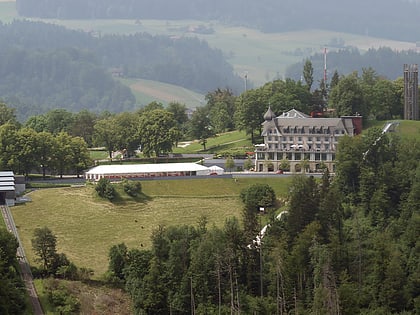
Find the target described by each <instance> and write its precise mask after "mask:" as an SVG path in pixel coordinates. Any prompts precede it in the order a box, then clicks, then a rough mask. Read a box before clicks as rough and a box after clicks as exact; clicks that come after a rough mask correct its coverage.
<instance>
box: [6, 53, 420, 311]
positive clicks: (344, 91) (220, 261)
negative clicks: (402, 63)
mask: <svg viewBox="0 0 420 315" xmlns="http://www.w3.org/2000/svg"><path fill="white" fill-rule="evenodd" d="M302 76H303V78H304V80H299V81H294V80H292V79H286V80H275V81H273V82H268V83H267V84H265V85H264V86H262V87H260V88H256V89H251V90H248V91H246V92H244V93H242V94H241V95H240V96H235V95H234V94H233V92H232V91H231V90H229V89H217V90H214V91H212V92H209V93H208V94H207V95H206V101H207V104H206V105H205V106H203V107H201V108H200V109H198V110H197V111H196V112H195V113H194V114H193V116H192V117H191V118H190V119H189V118H188V116H187V115H186V108H185V105H183V104H177V103H172V104H169V106H168V107H167V108H164V107H163V105H162V104H159V103H156V102H153V103H150V104H148V105H147V106H146V107H145V108H142V109H139V110H137V111H135V112H122V113H118V114H117V113H109V112H104V113H101V114H96V113H92V112H89V111H87V110H83V111H80V112H78V113H71V112H69V111H66V110H64V109H55V110H51V111H49V112H47V113H45V114H41V115H35V116H32V117H30V118H29V119H28V120H27V121H26V122H25V123H24V124H21V123H19V122H18V121H17V118H16V116H15V114H14V109H13V108H12V107H9V106H8V104H7V105H6V104H1V106H0V113H1V115H0V118H1V121H0V142H1V145H2V147H3V148H4V150H3V151H2V152H1V154H0V163H1V166H2V168H7V169H13V170H14V171H15V172H16V174H25V175H27V174H28V173H29V172H30V171H31V170H33V169H36V168H40V171H42V172H44V171H49V172H52V173H54V174H58V175H60V174H63V173H65V172H67V171H69V170H79V169H84V168H86V167H88V165H89V163H90V159H89V156H88V150H87V148H88V146H92V145H97V146H104V147H106V149H107V150H108V151H109V152H112V151H116V150H121V151H122V150H127V151H131V152H134V150H135V149H137V148H138V147H139V146H142V149H143V151H144V154H145V155H146V156H157V155H159V154H160V153H162V152H170V151H171V150H172V147H173V145H175V143H176V142H177V141H179V140H181V139H200V141H201V143H203V144H204V148H205V140H206V138H208V137H211V136H213V135H215V134H216V133H218V132H225V131H229V130H235V129H241V130H246V131H247V133H248V134H250V135H251V136H252V138H253V140H257V137H258V134H259V132H260V130H259V128H261V121H262V119H263V115H264V113H265V111H266V110H267V107H268V104H271V106H272V109H273V110H274V111H275V112H276V113H281V112H282V111H284V110H288V109H290V107H291V106H292V107H294V108H296V109H299V110H301V111H303V112H305V113H310V112H311V111H313V110H314V109H317V110H323V109H325V108H326V107H328V108H334V109H335V114H336V115H346V114H349V113H355V112H359V113H360V114H361V115H362V116H363V117H364V118H365V120H368V119H399V118H401V115H402V109H403V98H402V95H403V89H402V87H403V84H402V80H401V79H397V80H394V81H389V80H387V79H385V78H383V77H381V76H379V75H378V74H377V73H376V72H375V70H374V69H372V68H368V69H363V71H362V73H360V74H358V73H352V74H349V75H347V76H340V75H338V73H337V72H335V73H334V75H333V76H332V77H331V80H330V81H329V82H328V84H320V86H315V85H314V79H313V69H312V64H311V62H310V61H309V60H308V61H307V62H305V65H304V68H303V73H302ZM162 128H164V129H162ZM162 130H164V132H162ZM254 135H255V139H254ZM419 160H420V141H419V139H418V137H400V135H399V134H398V133H392V134H385V135H382V133H381V130H380V129H378V128H371V129H369V130H368V131H367V132H365V133H364V134H363V135H362V136H360V137H353V138H351V137H343V139H342V140H341V141H340V143H339V146H338V148H337V160H336V166H337V171H336V173H335V175H334V176H330V174H328V173H327V172H325V173H324V175H323V178H322V179H315V178H313V177H311V176H296V177H295V178H294V180H293V183H292V185H291V186H290V191H289V193H288V195H287V197H285V196H275V195H274V194H273V191H272V189H271V187H267V186H266V185H262V186H250V187H249V188H248V189H246V190H244V191H242V192H241V194H240V196H238V197H239V198H241V200H242V201H243V215H242V217H240V218H227V220H226V222H225V224H224V226H222V227H217V228H216V227H214V226H208V225H207V223H206V219H205V218H202V220H200V222H199V223H197V225H194V226H176V227H169V226H161V227H159V228H158V229H157V230H156V231H155V232H154V233H153V235H152V247H151V248H150V249H147V250H146V249H142V248H127V246H126V245H125V244H124V243H119V244H115V245H112V246H111V247H110V250H109V263H110V264H109V274H108V278H107V279H108V280H107V281H109V284H110V285H114V286H117V287H122V288H124V289H125V290H126V292H127V293H128V294H129V295H130V296H131V298H132V301H133V307H134V310H135V314H145V313H146V314H171V313H172V314H191V313H195V314H232V313H233V314H239V313H241V314H255V313H257V314H288V313H293V314H372V315H373V314H384V315H385V314H400V315H408V314H416V313H418V312H419V311H420V300H419V292H420V279H419V275H420V270H419V266H420V261H419V258H420V257H419V255H420V252H419V248H420V247H419V245H420V243H419V237H418V236H419V235H418V231H419V230H420V220H419V214H420V209H419V207H420V200H419V198H420V169H419V167H420V166H419V163H418V161H419ZM44 174H45V173H44ZM262 207H263V208H264V209H265V211H264V214H263V213H261V212H260V211H259V209H260V208H262ZM279 213H282V215H281V216H280V218H279V219H278V215H279ZM265 224H269V225H270V227H269V228H268V229H267V232H266V234H264V238H262V239H261V237H260V238H259V241H258V239H256V236H257V235H259V233H260V231H261V228H262V226H264V225H265ZM2 239H5V241H4V242H3V243H1V242H0V246H5V247H7V246H11V247H7V248H9V249H10V248H11V250H13V249H14V248H13V246H14V245H13V240H12V239H7V237H5V236H4V235H0V240H2ZM8 252H9V251H8ZM2 259H3V258H2ZM10 265H12V266H13V261H10V262H9V261H8V262H7V263H4V262H2V263H0V267H1V268H0V277H2V278H1V279H3V278H5V279H8V280H7V281H0V293H1V292H7V294H9V295H10V298H14V299H16V300H17V301H21V300H20V299H21V298H22V291H21V290H16V291H7V290H8V287H9V286H10V285H12V284H14V282H13V281H17V280H10V278H9V277H10V272H11V270H13V269H11V268H10V267H9V266H10ZM3 266H8V267H7V268H6V267H5V268H4V269H3ZM57 276H59V277H63V275H62V274H57ZM18 305H19V303H18V302H17V303H16V304H13V305H11V306H13V307H14V309H13V312H15V313H17V314H18V313H21V312H22V309H19V308H18ZM9 306H10V305H9ZM2 307H3V308H2ZM6 307H8V305H7V304H6V305H2V304H0V310H2V312H3V309H4V310H6V311H7V310H8V309H7V308H6ZM6 311H5V312H6Z"/></svg>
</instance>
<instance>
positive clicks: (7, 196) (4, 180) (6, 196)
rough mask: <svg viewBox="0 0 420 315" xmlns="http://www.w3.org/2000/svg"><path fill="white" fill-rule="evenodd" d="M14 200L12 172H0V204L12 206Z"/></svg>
mask: <svg viewBox="0 0 420 315" xmlns="http://www.w3.org/2000/svg"><path fill="white" fill-rule="evenodd" d="M15 199H16V190H15V175H14V174H13V172H12V171H3V172H0V204H5V205H7V206H14V205H15Z"/></svg>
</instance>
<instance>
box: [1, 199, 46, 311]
mask: <svg viewBox="0 0 420 315" xmlns="http://www.w3.org/2000/svg"><path fill="white" fill-rule="evenodd" d="M1 214H2V216H3V219H4V222H5V224H6V228H7V230H8V231H9V232H10V233H12V234H13V235H14V236H15V237H16V239H17V240H18V242H19V247H18V249H17V253H16V255H17V257H18V262H19V266H20V274H21V277H22V279H23V281H24V283H25V286H26V290H27V291H28V296H29V299H30V302H31V305H32V309H33V311H34V315H44V311H43V310H42V307H41V303H40V302H39V298H38V294H37V293H36V290H35V285H34V280H33V276H32V272H31V268H30V266H29V263H28V260H27V259H26V255H25V251H24V250H23V246H22V242H21V241H20V238H19V235H18V231H17V229H16V225H15V221H14V220H13V216H12V213H11V212H10V209H9V207H8V206H6V205H2V206H1Z"/></svg>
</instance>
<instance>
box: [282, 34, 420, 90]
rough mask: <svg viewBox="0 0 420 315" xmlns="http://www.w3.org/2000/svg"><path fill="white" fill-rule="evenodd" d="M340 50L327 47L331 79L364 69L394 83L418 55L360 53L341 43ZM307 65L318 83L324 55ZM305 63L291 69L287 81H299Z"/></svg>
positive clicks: (377, 51) (389, 51)
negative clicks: (311, 67) (405, 65)
mask: <svg viewBox="0 0 420 315" xmlns="http://www.w3.org/2000/svg"><path fill="white" fill-rule="evenodd" d="M342 46H343V47H341V45H340V47H330V48H328V52H327V67H328V69H327V71H328V73H327V76H328V77H331V76H332V75H333V74H334V72H335V71H337V72H338V73H340V74H342V75H348V74H350V73H353V72H354V71H357V72H359V73H361V72H362V71H363V69H368V68H372V69H375V72H376V73H377V75H379V76H380V77H382V78H386V79H388V80H396V79H398V78H399V77H402V76H403V65H404V64H417V63H418V62H419V57H420V54H419V53H418V52H417V51H415V50H405V51H396V50H393V49H391V48H389V47H381V48H378V49H374V48H370V49H368V51H366V52H361V51H360V50H359V49H357V48H355V47H345V43H344V41H343V43H342ZM309 59H310V61H311V62H312V65H313V68H314V81H315V82H320V81H321V80H322V79H323V75H324V55H323V54H322V53H316V54H314V55H313V56H311V57H310V58H309ZM305 62H306V60H303V61H301V62H299V63H296V64H294V65H291V66H289V67H288V68H287V70H286V77H287V78H292V79H294V80H299V79H300V78H301V75H302V68H303V66H304V64H305Z"/></svg>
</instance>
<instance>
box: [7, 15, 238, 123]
mask: <svg viewBox="0 0 420 315" xmlns="http://www.w3.org/2000/svg"><path fill="white" fill-rule="evenodd" d="M0 41H1V42H2V45H1V47H0V54H1V56H2V58H0V76H1V77H2V80H1V83H0V96H1V97H2V98H3V99H5V100H6V101H7V103H8V104H9V105H13V106H14V107H15V108H16V115H17V116H18V118H19V120H24V119H26V118H28V117H30V116H33V115H36V114H41V113H44V112H46V111H48V110H51V109H54V108H57V107H59V108H64V109H67V110H69V111H72V112H76V111H80V110H82V109H88V110H91V111H93V112H96V113H99V112H102V111H105V110H108V111H111V112H122V111H127V110H134V108H136V100H135V98H134V95H133V94H132V93H131V91H130V89H129V88H128V87H127V86H125V85H123V84H121V83H120V82H119V81H117V80H115V78H113V77H112V73H117V74H118V75H122V76H124V77H134V78H144V79H149V80H155V81H161V82H166V83H171V84H175V85H179V86H182V87H185V88H188V89H191V90H195V91H198V92H202V93H207V92H208V91H210V90H214V89H217V88H219V87H220V86H229V87H230V88H231V89H233V90H238V88H239V87H240V86H242V79H241V78H239V77H238V76H237V75H235V74H234V72H233V67H232V66H231V65H230V64H229V63H228V62H227V61H226V59H225V56H224V55H223V53H222V52H221V51H219V50H216V49H213V48H210V47H209V45H208V44H207V43H206V42H204V41H202V40H199V39H197V38H191V37H183V38H178V39H173V38H170V37H169V36H153V35H150V34H146V33H136V34H132V35H103V36H94V35H92V34H90V33H86V32H82V31H72V30H68V29H66V28H64V27H60V26H57V25H53V24H46V23H40V22H30V21H23V20H20V21H17V20H16V21H14V22H12V23H10V24H1V23H0ZM122 48H123V49H122ZM203 60H205V62H203Z"/></svg>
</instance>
